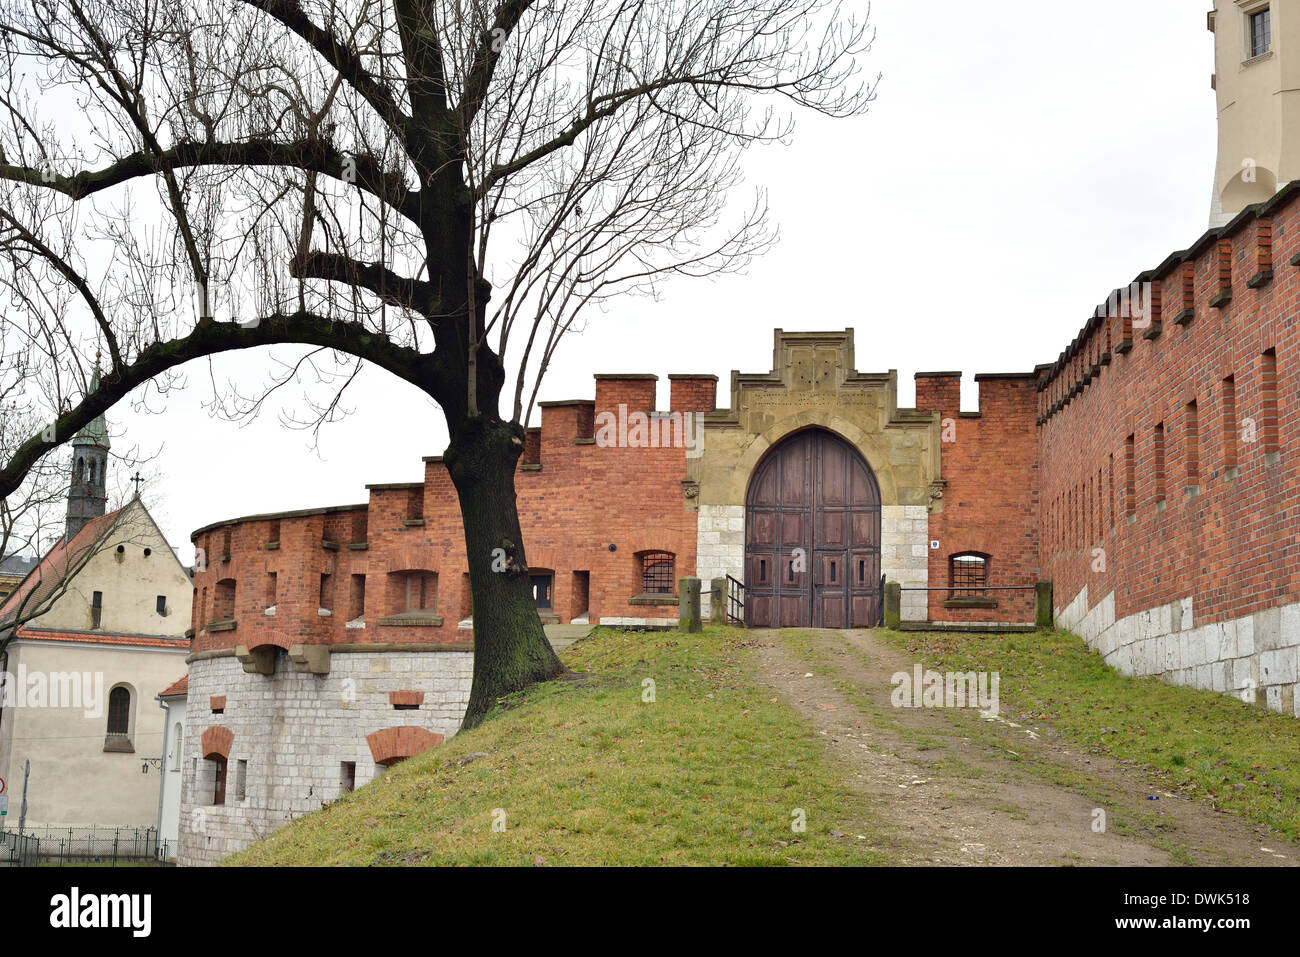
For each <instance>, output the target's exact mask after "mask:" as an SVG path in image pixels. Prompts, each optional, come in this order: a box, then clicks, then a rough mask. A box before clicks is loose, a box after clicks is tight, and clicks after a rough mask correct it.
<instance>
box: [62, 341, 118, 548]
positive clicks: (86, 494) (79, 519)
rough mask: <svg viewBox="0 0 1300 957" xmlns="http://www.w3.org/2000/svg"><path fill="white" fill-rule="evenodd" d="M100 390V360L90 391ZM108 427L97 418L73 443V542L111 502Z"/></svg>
mask: <svg viewBox="0 0 1300 957" xmlns="http://www.w3.org/2000/svg"><path fill="white" fill-rule="evenodd" d="M97 388H99V359H98V357H96V359H95V374H94V377H93V378H92V379H91V380H90V391H92V392H94V391H95V389H97ZM108 448H109V444H108V426H107V425H106V424H105V422H104V417H103V416H102V415H101V416H97V417H96V418H95V419H94V420H93V421H92V422H91V423H90V424H89V425H87V426H86V427H85V428H84V429H82V430H81V431H80V432H78V433H77V434H76V435H75V436H74V437H73V439H72V484H71V485H70V486H69V488H68V520H67V529H66V535H67V540H68V541H72V538H73V536H75V535H76V534H77V532H79V531H81V529H82V527H83V526H85V524H86V523H87V522H89V521H90V520H91V519H93V518H98V517H99V516H101V515H103V514H104V506H105V503H107V501H108Z"/></svg>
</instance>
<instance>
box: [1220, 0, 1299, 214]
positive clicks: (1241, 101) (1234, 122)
mask: <svg viewBox="0 0 1300 957" xmlns="http://www.w3.org/2000/svg"><path fill="white" fill-rule="evenodd" d="M1209 28H1210V30H1211V31H1212V32H1213V33H1214V68H1215V73H1214V76H1213V78H1212V80H1211V86H1213V88H1214V91H1215V96H1216V99H1217V109H1218V120H1219V158H1218V163H1217V168H1216V170H1215V174H1214V195H1213V197H1212V200H1211V208H1210V226H1211V227H1215V226H1222V225H1224V224H1225V223H1227V222H1229V221H1231V220H1232V218H1233V217H1235V216H1236V215H1237V214H1238V213H1240V212H1241V211H1242V210H1243V209H1245V208H1246V207H1247V206H1250V205H1252V204H1254V203H1259V202H1263V201H1264V200H1267V199H1270V198H1271V197H1272V196H1273V194H1274V193H1276V192H1277V191H1278V190H1279V189H1280V188H1282V187H1283V186H1285V185H1286V184H1287V183H1289V182H1290V181H1291V180H1293V179H1300V0H1214V9H1213V10H1212V11H1211V12H1210V14H1209Z"/></svg>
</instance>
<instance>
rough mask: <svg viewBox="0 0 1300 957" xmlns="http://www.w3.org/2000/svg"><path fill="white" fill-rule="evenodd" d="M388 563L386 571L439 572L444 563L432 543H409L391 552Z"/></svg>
mask: <svg viewBox="0 0 1300 957" xmlns="http://www.w3.org/2000/svg"><path fill="white" fill-rule="evenodd" d="M386 564H387V567H386V568H385V569H384V571H388V572H405V571H415V570H420V571H430V572H437V571H438V570H439V567H440V566H441V564H442V555H441V554H440V553H439V552H436V551H434V549H433V547H432V546H430V545H408V546H407V547H406V548H398V549H394V550H393V551H392V552H390V553H389V555H388V561H387V563H386Z"/></svg>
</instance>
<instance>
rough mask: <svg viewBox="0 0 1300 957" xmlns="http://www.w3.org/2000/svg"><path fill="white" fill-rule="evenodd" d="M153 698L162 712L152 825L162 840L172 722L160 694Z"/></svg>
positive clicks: (157, 838) (155, 849)
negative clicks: (156, 799) (164, 795)
mask: <svg viewBox="0 0 1300 957" xmlns="http://www.w3.org/2000/svg"><path fill="white" fill-rule="evenodd" d="M154 700H155V701H157V702H158V707H160V708H162V712H163V743H162V762H161V764H160V765H159V767H160V769H161V770H159V772H158V823H157V824H156V825H155V826H154V834H156V835H158V836H157V837H156V838H155V841H161V840H162V819H163V789H164V788H165V787H166V786H167V738H168V736H169V735H170V734H171V733H172V722H171V717H172V715H171V710H170V709H169V708H168V707H167V702H166V701H163V699H162V697H161V696H159V695H155V696H154ZM157 852H158V848H156V847H155V848H154V853H155V854H156V853H157Z"/></svg>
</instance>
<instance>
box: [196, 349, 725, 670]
mask: <svg viewBox="0 0 1300 957" xmlns="http://www.w3.org/2000/svg"><path fill="white" fill-rule="evenodd" d="M595 379H596V398H595V399H573V400H566V401H560V402H544V403H540V411H541V425H540V426H538V427H534V428H530V429H528V430H527V431H526V433H525V444H524V453H523V455H522V456H521V457H520V461H519V469H518V471H517V472H516V475H515V487H516V495H517V500H518V503H519V513H520V521H521V523H522V525H523V529H524V535H525V547H526V549H527V552H526V554H527V559H528V563H529V567H530V570H531V571H532V572H533V573H534V574H543V575H549V576H550V578H551V581H550V583H549V587H550V601H551V607H550V609H549V611H547V610H545V609H544V610H543V614H544V615H546V614H549V615H552V616H554V617H555V618H557V619H558V620H560V621H563V622H568V621H571V620H572V619H574V618H581V617H582V616H583V615H584V614H585V615H587V616H589V618H590V620H591V621H592V622H593V623H594V622H596V621H597V620H598V619H599V618H601V617H606V618H610V617H612V618H621V619H640V618H655V619H675V618H676V608H677V599H676V596H675V594H670V595H667V596H661V597H657V598H650V597H646V596H644V595H643V582H642V578H641V576H642V568H641V560H640V557H639V556H640V555H641V554H643V553H644V552H647V551H666V552H670V553H672V555H673V556H674V571H673V579H672V580H673V582H674V583H675V582H676V579H677V578H679V577H681V576H683V575H689V574H693V573H694V570H695V554H696V543H695V540H696V506H695V505H694V503H693V502H691V501H689V500H688V499H687V498H686V496H685V495H684V491H683V485H684V483H685V482H686V479H687V474H686V449H685V448H684V446H683V444H682V443H681V442H680V441H678V442H677V443H676V444H667V442H665V443H664V444H662V445H661V443H660V442H659V441H658V440H659V439H660V438H663V437H665V436H669V435H674V433H672V432H671V430H670V429H658V428H656V430H654V435H653V439H654V441H653V442H652V447H645V446H640V445H638V444H637V438H638V436H637V433H636V431H635V425H636V421H635V419H633V422H632V426H633V428H631V429H628V428H624V429H623V432H622V433H621V435H620V433H618V432H617V430H615V431H614V432H613V433H612V436H613V439H614V441H613V442H612V443H610V442H605V441H601V442H598V441H597V439H596V434H597V427H596V423H597V422H598V421H606V420H604V419H601V418H600V414H601V413H602V412H603V413H606V414H607V415H608V416H610V417H612V419H611V420H610V421H614V422H618V421H621V422H622V423H623V424H624V425H625V426H626V425H627V423H628V420H629V419H631V418H633V413H642V414H643V416H644V417H645V419H646V420H647V421H655V422H658V421H659V420H658V419H652V416H655V415H657V413H655V412H654V404H655V403H654V399H655V394H654V388H655V384H656V382H657V379H658V377H657V376H653V375H634V374H626V375H608V374H606V375H598V376H596V377H595ZM670 381H671V382H672V399H671V402H670V404H671V406H672V409H671V412H677V413H680V412H707V411H712V409H713V408H714V405H715V398H716V391H717V378H716V377H715V376H709V375H674V376H671V377H670ZM678 421H680V416H678ZM669 424H671V423H669ZM676 434H677V435H680V432H679V433H676ZM610 435H611V433H609V432H608V431H607V432H606V437H608V436H610ZM624 439H626V440H627V441H626V444H622V445H620V444H619V443H620V442H621V441H623V440H624ZM423 461H424V479H423V481H420V482H397V483H378V484H372V485H367V486H366V488H367V490H368V491H369V492H370V500H369V502H368V503H366V504H364V505H349V506H342V507H339V508H320V509H304V510H298V511H289V512H280V513H267V514H262V515H253V516H248V517H245V518H237V519H230V520H227V521H223V522H216V523H213V524H211V525H207V526H204V527H203V528H201V529H199V530H198V531H196V532H195V533H194V534H193V536H191V538H192V540H193V541H194V543H195V545H196V546H197V547H198V548H200V549H202V554H203V555H204V556H205V558H204V562H203V563H202V564H203V566H204V567H200V568H198V569H196V572H195V576H194V601H195V605H194V613H193V615H194V617H193V628H194V639H193V645H192V649H193V650H194V651H195V652H208V651H219V650H223V649H233V648H236V647H238V646H240V645H243V646H246V647H248V648H249V649H254V650H255V649H256V648H258V647H270V646H275V647H279V648H285V649H288V648H290V647H292V646H293V645H296V644H308V645H309V644H327V645H371V644H373V645H384V646H393V645H396V646H402V645H409V646H412V647H416V646H419V647H430V646H438V645H446V646H449V647H450V646H458V645H463V644H464V643H465V642H467V641H469V640H470V636H471V634H472V632H471V631H469V630H467V629H463V628H461V627H460V626H459V623H460V622H461V621H463V620H465V619H467V618H469V617H470V616H471V614H472V608H473V604H472V599H471V595H470V590H469V569H468V563H467V561H466V559H465V541H464V533H463V530H462V525H461V518H460V507H459V500H458V498H457V496H456V491H455V488H454V486H453V484H452V482H451V477H450V475H449V474H448V473H447V470H446V466H445V464H444V463H443V460H442V457H441V456H427V457H425V458H424V460H423ZM227 556H228V557H227ZM414 612H418V614H413V613H414Z"/></svg>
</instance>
